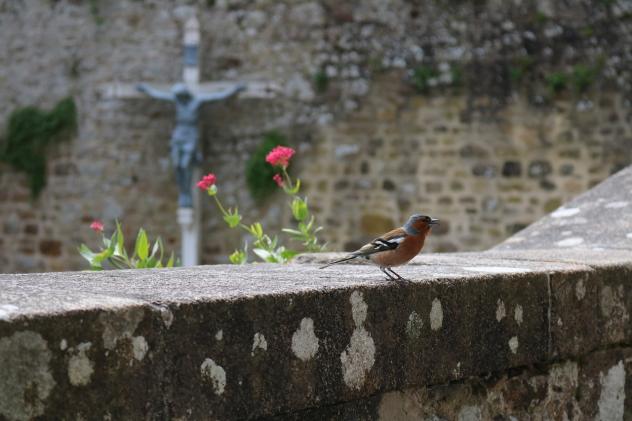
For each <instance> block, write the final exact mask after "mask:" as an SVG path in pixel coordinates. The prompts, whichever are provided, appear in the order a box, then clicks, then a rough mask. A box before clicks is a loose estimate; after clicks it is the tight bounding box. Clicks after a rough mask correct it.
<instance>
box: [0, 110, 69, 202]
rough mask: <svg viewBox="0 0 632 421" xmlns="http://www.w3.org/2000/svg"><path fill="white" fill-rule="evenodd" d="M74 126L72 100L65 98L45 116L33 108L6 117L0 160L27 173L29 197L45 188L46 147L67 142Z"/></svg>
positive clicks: (34, 195)
mask: <svg viewBox="0 0 632 421" xmlns="http://www.w3.org/2000/svg"><path fill="white" fill-rule="evenodd" d="M76 126H77V110H76V107H75V103H74V101H73V99H72V98H65V99H63V100H61V101H59V102H58V103H57V105H56V106H55V107H54V108H53V109H52V110H51V111H49V112H46V111H42V110H41V109H39V108H37V107H33V106H29V107H24V108H19V109H17V110H15V111H13V112H12V113H11V115H9V122H8V126H7V134H6V138H5V140H4V142H3V143H2V145H1V147H0V160H1V161H4V162H7V163H8V164H10V165H11V166H13V168H15V169H16V170H18V171H23V172H25V173H27V175H28V177H29V185H30V188H31V193H32V195H33V197H36V196H37V195H38V194H39V193H40V192H41V191H42V189H43V188H44V187H45V186H46V153H47V150H48V146H49V145H50V144H53V143H56V142H60V141H62V140H67V139H68V138H69V136H70V134H71V132H72V131H74V130H75V129H76Z"/></svg>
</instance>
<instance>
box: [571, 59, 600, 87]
mask: <svg viewBox="0 0 632 421" xmlns="http://www.w3.org/2000/svg"><path fill="white" fill-rule="evenodd" d="M595 74H596V71H595V69H593V68H591V67H588V66H585V65H582V64H578V65H576V66H575V67H574V68H573V74H572V77H571V80H572V83H573V86H574V88H575V90H576V91H577V92H580V93H581V92H585V91H586V89H588V87H589V86H590V85H591V84H592V83H593V82H594V80H595Z"/></svg>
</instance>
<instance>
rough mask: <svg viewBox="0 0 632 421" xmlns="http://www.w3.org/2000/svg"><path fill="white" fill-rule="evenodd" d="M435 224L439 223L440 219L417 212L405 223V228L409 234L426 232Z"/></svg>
mask: <svg viewBox="0 0 632 421" xmlns="http://www.w3.org/2000/svg"><path fill="white" fill-rule="evenodd" d="M433 225H439V220H438V219H435V218H432V217H430V216H427V215H421V214H419V213H416V214H414V215H412V216H411V217H410V218H408V221H407V222H406V224H404V230H405V231H406V233H407V234H409V235H419V234H422V233H424V234H426V233H428V231H430V229H431V228H432V226H433Z"/></svg>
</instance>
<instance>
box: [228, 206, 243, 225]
mask: <svg viewBox="0 0 632 421" xmlns="http://www.w3.org/2000/svg"><path fill="white" fill-rule="evenodd" d="M224 221H226V223H227V224H228V226H229V227H230V228H235V227H236V226H237V225H239V222H241V215H240V214H239V211H238V210H237V209H235V211H234V212H233V210H232V209H228V213H227V214H226V215H224Z"/></svg>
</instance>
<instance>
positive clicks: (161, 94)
mask: <svg viewBox="0 0 632 421" xmlns="http://www.w3.org/2000/svg"><path fill="white" fill-rule="evenodd" d="M136 89H137V90H138V91H139V92H142V93H144V94H147V95H149V96H150V97H152V98H156V99H161V100H163V101H175V99H176V98H175V96H174V95H173V94H172V93H171V92H168V91H161V90H159V89H156V88H152V87H151V86H149V85H147V84H145V83H139V84H138V85H136Z"/></svg>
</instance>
